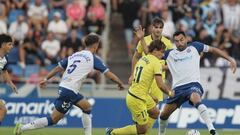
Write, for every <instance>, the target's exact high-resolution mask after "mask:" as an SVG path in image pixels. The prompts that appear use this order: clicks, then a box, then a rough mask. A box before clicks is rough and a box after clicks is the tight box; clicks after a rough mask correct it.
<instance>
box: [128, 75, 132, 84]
mask: <svg viewBox="0 0 240 135" xmlns="http://www.w3.org/2000/svg"><path fill="white" fill-rule="evenodd" d="M132 81H133V75H131V76H130V77H129V79H128V84H129V85H131V84H132Z"/></svg>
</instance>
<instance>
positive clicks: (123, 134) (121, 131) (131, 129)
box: [111, 125, 137, 135]
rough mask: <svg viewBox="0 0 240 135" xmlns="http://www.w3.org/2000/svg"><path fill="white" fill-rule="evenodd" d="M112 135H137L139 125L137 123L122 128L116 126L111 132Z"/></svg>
mask: <svg viewBox="0 0 240 135" xmlns="http://www.w3.org/2000/svg"><path fill="white" fill-rule="evenodd" d="M111 134H112V135H133V134H135V135H137V127H136V125H128V126H126V127H122V128H115V129H113V131H112V132H111Z"/></svg>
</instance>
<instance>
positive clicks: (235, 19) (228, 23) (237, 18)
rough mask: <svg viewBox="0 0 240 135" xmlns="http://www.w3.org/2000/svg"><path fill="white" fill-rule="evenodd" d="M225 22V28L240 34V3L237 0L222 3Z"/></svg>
mask: <svg viewBox="0 0 240 135" xmlns="http://www.w3.org/2000/svg"><path fill="white" fill-rule="evenodd" d="M222 13H223V23H224V26H225V28H227V29H229V30H230V31H231V32H233V34H234V36H236V37H239V36H240V4H239V3H238V1H237V0H227V2H226V3H224V4H222Z"/></svg>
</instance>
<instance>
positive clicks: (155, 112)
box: [148, 109, 160, 119]
mask: <svg viewBox="0 0 240 135" xmlns="http://www.w3.org/2000/svg"><path fill="white" fill-rule="evenodd" d="M148 114H149V117H151V118H153V119H157V118H158V116H159V114H160V111H159V109H155V110H154V111H151V112H148Z"/></svg>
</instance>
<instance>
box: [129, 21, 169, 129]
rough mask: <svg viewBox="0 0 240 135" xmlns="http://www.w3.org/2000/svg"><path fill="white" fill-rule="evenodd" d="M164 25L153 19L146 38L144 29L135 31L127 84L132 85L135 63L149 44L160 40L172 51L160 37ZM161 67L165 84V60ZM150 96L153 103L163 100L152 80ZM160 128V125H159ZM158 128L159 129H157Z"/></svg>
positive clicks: (144, 53) (167, 40)
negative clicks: (136, 38) (134, 45)
mask: <svg viewBox="0 0 240 135" xmlns="http://www.w3.org/2000/svg"><path fill="white" fill-rule="evenodd" d="M163 27H164V23H163V21H162V20H161V19H160V18H158V17H157V18H154V19H153V20H152V23H151V34H150V35H148V36H145V37H144V38H142V37H143V36H144V34H145V32H144V29H142V27H141V26H140V27H139V28H138V29H137V31H136V36H137V37H138V39H140V41H139V42H138V45H137V48H136V51H135V53H134V55H133V58H132V74H131V76H130V78H129V84H131V83H132V80H133V70H134V68H135V64H136V63H137V61H138V59H139V58H140V57H142V56H144V55H146V54H147V53H148V47H147V46H149V44H150V43H151V42H152V41H153V40H157V39H160V40H161V41H162V42H163V44H164V45H165V46H166V48H165V49H166V50H169V49H172V48H173V45H172V43H171V41H170V40H169V39H167V38H166V37H164V36H162V35H161V34H162V31H163ZM159 62H160V63H161V65H163V72H162V79H163V81H164V82H165V76H166V75H165V71H164V69H165V60H160V61H159ZM149 92H150V95H151V96H152V97H153V98H154V100H155V102H157V103H159V102H161V101H162V100H163V93H162V91H161V90H159V88H158V86H157V83H156V81H155V80H154V81H153V83H152V85H151V87H150V91H149ZM159 126H160V123H159ZM159 128H160V127H159Z"/></svg>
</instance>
